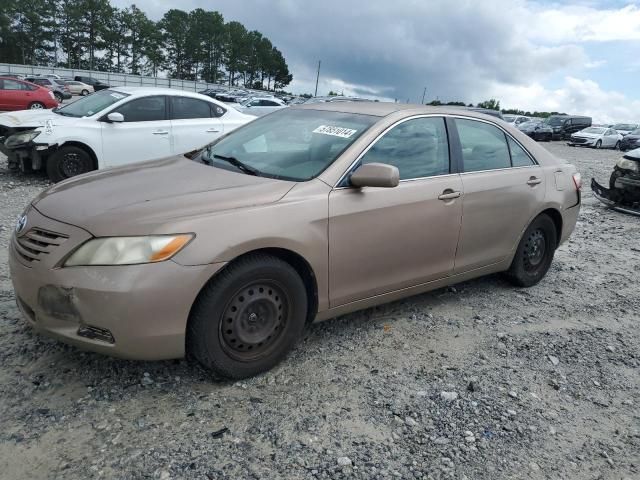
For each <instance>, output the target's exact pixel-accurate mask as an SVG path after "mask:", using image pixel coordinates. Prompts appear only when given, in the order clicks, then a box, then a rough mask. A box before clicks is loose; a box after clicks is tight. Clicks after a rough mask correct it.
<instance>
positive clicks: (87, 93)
mask: <svg viewBox="0 0 640 480" xmlns="http://www.w3.org/2000/svg"><path fill="white" fill-rule="evenodd" d="M80 95H82V96H83V97H86V96H87V95H89V90H87V89H86V88H85V89H83V90H82V91H81V92H80Z"/></svg>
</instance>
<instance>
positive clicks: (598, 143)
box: [595, 140, 602, 149]
mask: <svg viewBox="0 0 640 480" xmlns="http://www.w3.org/2000/svg"><path fill="white" fill-rule="evenodd" d="M595 147H596V148H598V149H600V148H602V140H598V141H597V142H596V145H595Z"/></svg>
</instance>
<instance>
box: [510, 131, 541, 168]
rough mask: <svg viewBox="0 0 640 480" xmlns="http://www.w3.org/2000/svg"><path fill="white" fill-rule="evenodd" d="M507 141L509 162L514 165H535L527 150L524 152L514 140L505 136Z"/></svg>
mask: <svg viewBox="0 0 640 480" xmlns="http://www.w3.org/2000/svg"><path fill="white" fill-rule="evenodd" d="M507 141H508V142H509V150H510V151H511V163H512V165H513V166H514V167H530V166H531V165H535V163H533V160H531V157H530V156H529V155H528V154H527V152H525V151H524V149H523V148H522V147H521V146H520V145H519V144H518V143H516V142H515V140H513V139H512V138H511V137H507Z"/></svg>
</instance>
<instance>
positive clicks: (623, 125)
mask: <svg viewBox="0 0 640 480" xmlns="http://www.w3.org/2000/svg"><path fill="white" fill-rule="evenodd" d="M636 127H637V125H632V124H630V123H616V124H615V125H614V126H613V127H611V128H613V129H614V130H625V131H631V130H635V129H636Z"/></svg>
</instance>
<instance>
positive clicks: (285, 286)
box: [186, 254, 308, 379]
mask: <svg viewBox="0 0 640 480" xmlns="http://www.w3.org/2000/svg"><path fill="white" fill-rule="evenodd" d="M307 302H308V300H307V290H306V288H305V285H304V282H303V281H302V279H301V278H300V276H299V275H298V273H297V272H296V271H295V269H294V268H293V267H292V266H291V265H289V264H288V263H286V262H285V261H283V260H281V259H279V258H276V257H272V256H270V255H264V254H256V255H250V256H247V257H245V258H242V259H240V260H238V261H237V262H235V263H233V264H231V265H230V266H228V267H227V268H226V269H225V270H224V271H222V272H221V273H220V274H219V275H218V276H217V277H215V278H214V279H213V280H212V281H211V282H209V283H208V284H207V285H206V286H205V287H204V289H203V290H202V292H200V295H199V296H198V298H197V300H196V302H195V303H194V305H193V308H192V309H191V314H190V316H189V323H188V326H187V339H186V348H187V353H188V354H189V355H190V356H193V357H194V358H195V359H196V360H197V361H198V362H199V363H200V364H201V365H202V366H203V367H205V368H206V369H208V370H210V371H211V372H212V373H214V374H215V375H216V376H219V377H222V378H232V379H239V378H246V377H251V376H253V375H257V374H258V373H261V372H264V371H267V370H269V369H270V368H272V367H274V366H275V365H276V364H278V363H279V362H280V361H282V359H284V358H285V356H286V355H287V353H288V352H289V351H290V350H291V349H292V348H293V346H294V345H295V344H296V342H297V340H298V338H300V336H301V335H302V332H303V331H304V327H305V324H306V317H307V304H308V303H307Z"/></svg>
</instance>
